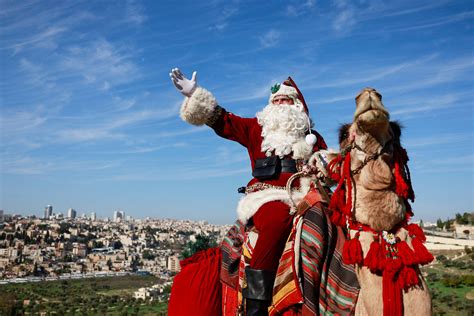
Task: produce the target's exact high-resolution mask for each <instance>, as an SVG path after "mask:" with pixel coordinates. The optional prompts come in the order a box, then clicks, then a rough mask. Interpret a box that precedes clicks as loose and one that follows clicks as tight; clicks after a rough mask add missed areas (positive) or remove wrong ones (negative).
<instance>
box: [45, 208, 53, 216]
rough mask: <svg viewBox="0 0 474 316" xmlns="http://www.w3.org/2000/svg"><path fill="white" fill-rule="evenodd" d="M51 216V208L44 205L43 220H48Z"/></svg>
mask: <svg viewBox="0 0 474 316" xmlns="http://www.w3.org/2000/svg"><path fill="white" fill-rule="evenodd" d="M52 215H53V206H51V205H46V207H45V208H44V218H46V219H49V217H50V216H52Z"/></svg>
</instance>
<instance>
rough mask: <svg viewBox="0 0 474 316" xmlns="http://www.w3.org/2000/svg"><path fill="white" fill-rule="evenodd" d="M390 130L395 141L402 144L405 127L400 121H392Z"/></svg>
mask: <svg viewBox="0 0 474 316" xmlns="http://www.w3.org/2000/svg"><path fill="white" fill-rule="evenodd" d="M390 128H391V129H392V133H393V140H394V141H395V142H396V143H398V144H400V137H401V136H402V128H403V126H402V125H401V124H400V122H398V121H391V122H390Z"/></svg>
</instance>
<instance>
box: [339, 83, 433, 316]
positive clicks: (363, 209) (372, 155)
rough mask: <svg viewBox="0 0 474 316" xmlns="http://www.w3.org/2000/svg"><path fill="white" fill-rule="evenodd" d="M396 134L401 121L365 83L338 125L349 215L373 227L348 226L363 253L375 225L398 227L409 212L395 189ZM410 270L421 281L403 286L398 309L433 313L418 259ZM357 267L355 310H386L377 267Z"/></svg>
mask: <svg viewBox="0 0 474 316" xmlns="http://www.w3.org/2000/svg"><path fill="white" fill-rule="evenodd" d="M400 136H401V127H400V125H399V124H398V123H397V122H391V121H390V114H389V112H388V111H387V109H386V108H385V107H384V105H383V103H382V96H381V95H380V94H379V93H378V92H377V91H376V90H375V89H372V88H366V89H363V90H362V91H361V92H360V94H359V95H358V96H357V97H356V111H355V113H354V119H353V122H352V123H351V124H345V125H343V126H342V127H341V129H340V131H339V145H340V149H341V152H343V153H347V154H350V179H351V180H350V181H351V184H349V186H350V189H349V190H346V191H345V199H346V201H349V202H348V204H349V205H348V208H349V210H350V214H349V215H347V216H348V218H349V219H350V220H352V221H354V222H357V223H360V224H363V225H364V226H368V227H370V228H371V229H372V231H360V230H359V231H358V230H353V229H350V237H351V238H352V239H354V238H357V239H358V240H359V242H360V245H361V248H362V256H363V258H364V257H366V256H367V253H368V252H369V248H370V246H371V244H372V242H373V240H374V231H376V232H382V231H391V230H393V229H394V228H395V229H396V227H399V226H401V223H403V221H404V220H407V218H408V217H409V216H407V212H408V213H409V214H410V213H411V210H410V209H409V204H408V202H407V199H406V197H405V198H404V197H403V196H400V194H397V193H398V192H397V185H398V184H397V179H396V176H395V171H394V168H395V167H394V159H395V157H394V156H395V155H396V154H397V153H396V151H397V150H398V149H400V148H402V147H401V146H400ZM348 159H349V158H348ZM340 161H341V160H340ZM340 163H341V162H340ZM342 163H344V162H342ZM333 166H334V165H333ZM336 169H337V168H336ZM342 169H343V167H341V166H339V169H338V170H342ZM333 172H335V170H333ZM400 174H401V177H402V178H404V179H406V178H407V177H408V176H407V174H406V171H405V170H402V171H401V173H400ZM410 188H411V186H410ZM335 195H336V192H335ZM348 195H350V196H348ZM346 214H347V212H346ZM397 225H398V226H397ZM395 235H396V236H397V237H398V238H400V241H406V243H407V244H408V245H409V247H410V249H411V250H413V249H414V247H413V245H412V238H411V236H410V234H409V233H408V231H407V230H406V229H405V228H399V229H398V230H397V231H396V233H395ZM413 270H415V272H416V274H417V277H418V281H419V282H418V283H417V284H416V285H414V286H410V287H408V288H405V289H404V290H403V292H402V302H403V307H402V308H401V313H402V314H404V315H417V316H418V315H431V298H430V294H429V291H428V288H427V286H426V282H425V281H424V280H423V278H422V276H421V273H420V270H419V268H418V267H417V266H416V265H415V266H414V268H413ZM356 273H357V277H358V280H359V283H360V294H359V298H358V302H357V305H356V309H355V314H356V315H387V311H386V310H385V313H384V304H383V303H382V302H384V300H383V289H384V285H383V282H382V281H383V280H382V275H381V273H380V272H379V273H374V272H372V271H371V270H370V269H369V268H368V267H367V266H364V265H362V264H357V265H356ZM400 274H401V272H400ZM387 292H388V291H387ZM389 314H390V313H389ZM390 315H399V313H395V314H390Z"/></svg>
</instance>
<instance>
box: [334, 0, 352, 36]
mask: <svg viewBox="0 0 474 316" xmlns="http://www.w3.org/2000/svg"><path fill="white" fill-rule="evenodd" d="M335 5H336V10H337V13H336V16H335V17H334V20H333V22H332V28H333V30H335V31H336V32H337V33H340V34H343V33H348V32H350V31H351V30H352V28H353V27H354V26H355V25H356V23H357V21H356V17H355V9H354V7H353V6H352V5H351V3H350V2H348V1H346V0H337V1H335Z"/></svg>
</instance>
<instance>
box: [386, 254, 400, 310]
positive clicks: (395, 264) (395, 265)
mask: <svg viewBox="0 0 474 316" xmlns="http://www.w3.org/2000/svg"><path fill="white" fill-rule="evenodd" d="M399 267H401V262H400V261H399V259H394V260H387V266H386V268H385V270H384V271H383V274H382V285H383V289H382V297H383V315H384V316H401V315H402V314H403V301H402V290H401V287H400V284H399V282H394V276H395V273H396V271H398V270H399ZM394 271H395V273H394Z"/></svg>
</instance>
